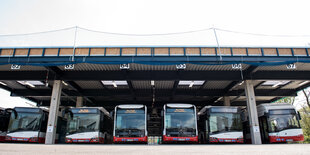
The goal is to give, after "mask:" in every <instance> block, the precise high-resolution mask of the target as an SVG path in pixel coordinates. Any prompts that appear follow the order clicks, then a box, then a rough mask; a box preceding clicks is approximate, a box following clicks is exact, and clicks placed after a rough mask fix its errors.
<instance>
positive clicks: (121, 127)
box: [115, 109, 146, 137]
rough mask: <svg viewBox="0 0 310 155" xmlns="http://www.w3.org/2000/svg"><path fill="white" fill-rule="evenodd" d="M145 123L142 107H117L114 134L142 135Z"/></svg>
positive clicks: (126, 135) (121, 135)
mask: <svg viewBox="0 0 310 155" xmlns="http://www.w3.org/2000/svg"><path fill="white" fill-rule="evenodd" d="M145 123H146V120H145V111H144V109H118V110H117V112H116V124H115V136H117V137H143V136H144V135H145Z"/></svg>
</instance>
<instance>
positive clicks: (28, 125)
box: [26, 118, 37, 128]
mask: <svg viewBox="0 0 310 155" xmlns="http://www.w3.org/2000/svg"><path fill="white" fill-rule="evenodd" d="M36 120H37V118H35V119H33V120H32V121H31V122H30V123H29V124H28V125H26V128H28V127H29V126H30V125H31V124H32V123H34V122H35V121H36Z"/></svg>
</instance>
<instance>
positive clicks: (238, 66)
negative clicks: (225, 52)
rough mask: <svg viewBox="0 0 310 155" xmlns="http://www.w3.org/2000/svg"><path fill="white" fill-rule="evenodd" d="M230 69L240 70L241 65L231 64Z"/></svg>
mask: <svg viewBox="0 0 310 155" xmlns="http://www.w3.org/2000/svg"><path fill="white" fill-rule="evenodd" d="M231 67H232V69H242V65H241V64H232V65H231Z"/></svg>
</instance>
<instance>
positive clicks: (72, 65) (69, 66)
mask: <svg viewBox="0 0 310 155" xmlns="http://www.w3.org/2000/svg"><path fill="white" fill-rule="evenodd" d="M65 69H74V64H69V65H65Z"/></svg>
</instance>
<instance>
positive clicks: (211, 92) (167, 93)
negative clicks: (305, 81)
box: [11, 89, 297, 97]
mask: <svg viewBox="0 0 310 155" xmlns="http://www.w3.org/2000/svg"><path fill="white" fill-rule="evenodd" d="M62 91H63V94H62V96H68V97H77V96H80V93H77V92H76V91H74V90H68V89H63V90H62ZM129 91H130V90H129V89H118V90H112V89H111V90H109V93H106V92H107V91H106V90H104V89H84V90H83V91H82V94H83V95H84V97H85V96H86V97H91V96H93V97H96V96H99V97H100V96H102V97H103V96H111V97H115V96H131V94H130V93H128V92H129ZM292 91H295V89H278V90H275V91H273V92H270V89H257V90H256V91H255V94H256V96H296V95H297V94H296V92H295V93H294V94H292ZM241 92H244V90H233V91H230V92H229V93H225V91H224V89H204V90H201V91H200V92H199V93H197V92H196V91H188V90H183V89H179V90H176V91H175V93H174V95H175V96H178V95H179V96H201V97H202V96H218V97H222V96H223V95H225V94H226V95H228V96H238V95H240V93H241ZM135 93H136V95H137V96H138V97H148V96H152V91H151V90H149V89H136V90H135ZM50 95H51V90H50V89H40V91H25V89H15V90H12V92H11V96H23V97H44V96H50ZM155 95H156V96H157V97H171V89H157V91H156V94H155Z"/></svg>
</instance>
